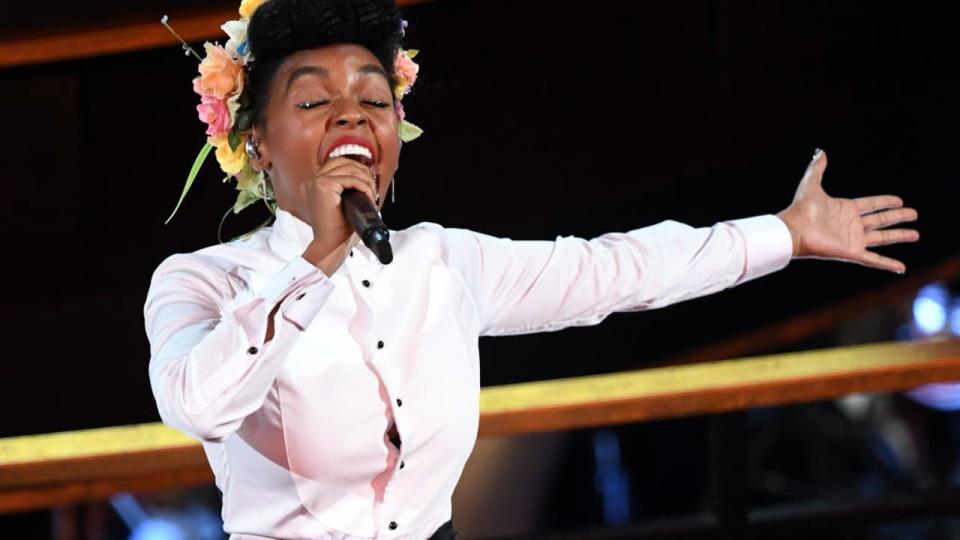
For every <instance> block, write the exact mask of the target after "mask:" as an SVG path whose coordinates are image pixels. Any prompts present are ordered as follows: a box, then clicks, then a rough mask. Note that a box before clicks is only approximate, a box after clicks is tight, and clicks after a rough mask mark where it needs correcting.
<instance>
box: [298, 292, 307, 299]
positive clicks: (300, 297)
mask: <svg viewBox="0 0 960 540" xmlns="http://www.w3.org/2000/svg"><path fill="white" fill-rule="evenodd" d="M306 295H307V293H300V295H299V296H297V300H303V297H304V296H306Z"/></svg>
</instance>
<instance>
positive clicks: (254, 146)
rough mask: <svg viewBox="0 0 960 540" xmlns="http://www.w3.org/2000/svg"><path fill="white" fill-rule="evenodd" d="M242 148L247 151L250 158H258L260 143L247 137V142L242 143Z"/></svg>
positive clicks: (259, 156)
mask: <svg viewBox="0 0 960 540" xmlns="http://www.w3.org/2000/svg"><path fill="white" fill-rule="evenodd" d="M243 146H244V148H245V149H246V151H247V155H248V156H250V159H260V158H261V157H263V156H261V155H260V144H259V143H256V142H254V141H253V138H252V137H251V138H248V139H247V142H245V143H244V144H243Z"/></svg>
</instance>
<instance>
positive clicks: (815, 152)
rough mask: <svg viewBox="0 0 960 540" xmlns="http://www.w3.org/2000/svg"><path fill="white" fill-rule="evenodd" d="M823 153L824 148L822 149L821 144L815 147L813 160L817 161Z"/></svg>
mask: <svg viewBox="0 0 960 540" xmlns="http://www.w3.org/2000/svg"><path fill="white" fill-rule="evenodd" d="M821 153H823V150H821V149H820V147H819V146H818V147H817V148H814V149H813V161H816V160H817V158H818V157H820V154H821Z"/></svg>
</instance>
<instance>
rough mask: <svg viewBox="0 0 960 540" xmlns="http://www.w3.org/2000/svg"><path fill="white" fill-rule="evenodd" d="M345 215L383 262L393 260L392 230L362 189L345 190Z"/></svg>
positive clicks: (343, 204) (343, 196)
mask: <svg viewBox="0 0 960 540" xmlns="http://www.w3.org/2000/svg"><path fill="white" fill-rule="evenodd" d="M341 197H342V201H343V202H342V203H341V205H342V206H343V215H344V216H346V218H347V221H348V222H349V223H350V226H351V227H353V230H355V231H357V235H358V236H360V239H361V240H363V243H364V244H365V245H366V246H367V247H368V248H370V251H372V252H373V253H374V255H376V256H377V259H379V260H380V262H381V263H383V264H390V261H392V260H393V248H392V247H391V246H390V230H389V229H387V226H386V225H384V224H383V218H382V217H380V211H379V210H377V207H376V206H374V205H373V201H371V200H370V198H369V197H367V196H366V194H364V193H363V192H362V191H357V190H355V189H346V190H344V191H343V194H342V195H341Z"/></svg>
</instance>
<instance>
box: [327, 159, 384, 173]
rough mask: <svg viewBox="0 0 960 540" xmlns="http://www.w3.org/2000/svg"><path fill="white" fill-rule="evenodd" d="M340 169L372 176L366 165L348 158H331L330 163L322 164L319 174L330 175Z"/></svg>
mask: <svg viewBox="0 0 960 540" xmlns="http://www.w3.org/2000/svg"><path fill="white" fill-rule="evenodd" d="M341 169H351V170H356V171H361V172H363V173H364V174H367V175H372V174H373V172H372V171H371V170H370V167H367V166H366V165H364V164H363V163H360V162H359V161H355V160H353V159H350V158H348V157H342V156H341V157H337V158H333V159H331V160H330V161H328V162H326V163H324V164H323V167H320V171H319V174H326V173H330V172H333V171H337V170H341Z"/></svg>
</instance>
